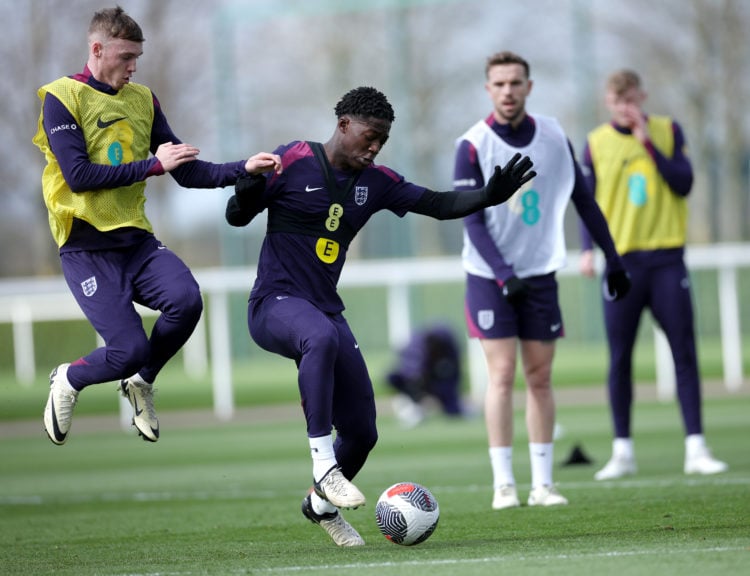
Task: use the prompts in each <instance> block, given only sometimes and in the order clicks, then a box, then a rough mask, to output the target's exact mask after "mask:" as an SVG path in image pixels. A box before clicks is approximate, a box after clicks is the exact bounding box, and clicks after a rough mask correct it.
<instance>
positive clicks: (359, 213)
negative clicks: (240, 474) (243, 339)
mask: <svg viewBox="0 0 750 576" xmlns="http://www.w3.org/2000/svg"><path fill="white" fill-rule="evenodd" d="M335 113H336V118H337V121H336V127H335V129H334V131H333V134H332V136H331V137H330V139H329V140H328V141H327V142H326V143H325V144H319V143H315V142H304V141H294V142H291V143H289V144H286V145H283V146H280V147H279V148H278V149H277V150H276V154H278V155H279V156H280V157H281V161H282V163H283V165H284V172H283V173H282V174H268V175H266V176H250V177H244V178H241V179H240V180H239V182H238V183H237V185H236V186H235V195H234V196H232V197H231V198H230V199H229V201H228V203H227V213H226V217H227V221H228V222H229V223H230V224H231V225H234V226H243V225H245V224H247V223H248V222H250V220H251V219H252V218H253V217H254V216H255V215H256V214H258V213H259V212H260V211H262V210H263V209H266V208H267V209H268V224H267V231H266V236H265V238H264V240H263V245H262V247H261V251H260V258H259V262H258V269H257V278H256V280H255V284H254V286H253V288H252V291H251V293H250V300H249V304H248V328H249V330H250V334H251V336H252V338H253V340H255V342H256V343H257V344H258V345H259V346H261V347H262V348H264V349H266V350H268V351H270V352H273V353H276V354H279V355H281V356H284V357H286V358H290V359H292V360H294V362H295V363H296V364H297V367H298V387H299V392H300V396H301V399H302V408H303V411H304V415H305V420H306V423H307V436H308V441H309V447H310V453H311V456H312V464H313V466H312V473H313V482H314V483H313V490H312V491H311V493H310V494H308V495H307V496H306V497H305V498H304V500H303V502H302V513H303V514H304V516H305V517H306V518H308V519H309V520H310V521H312V522H313V523H315V524H319V525H320V526H321V527H322V528H323V529H325V531H326V532H327V533H328V534H329V535H330V536H331V538H332V539H333V541H334V542H335V543H336V544H337V545H339V546H359V545H362V544H364V541H363V540H362V538H361V536H360V535H359V534H358V533H357V531H356V530H355V529H354V528H353V527H352V526H351V525H350V524H349V523H348V522H346V520H344V518H343V517H342V515H341V513H340V512H339V510H338V509H339V508H357V507H358V506H362V505H363V504H364V503H365V497H364V495H363V494H362V493H361V492H360V491H359V489H358V488H357V487H356V486H355V485H354V484H352V483H351V480H352V479H353V478H354V477H355V475H356V474H357V472H359V470H360V469H361V468H362V466H363V465H364V464H365V461H366V460H367V456H368V454H369V452H370V451H371V450H372V448H373V447H374V446H375V442H376V441H377V429H376V423H375V400H374V394H373V388H372V382H371V380H370V376H369V374H368V370H367V366H366V364H365V360H364V358H363V356H362V351H361V350H360V347H359V344H358V343H357V340H356V338H355V337H354V335H353V334H352V331H351V329H350V327H349V324H348V323H347V321H346V318H345V317H344V315H343V310H344V304H343V302H342V300H341V298H340V296H339V294H338V292H337V288H336V287H337V284H338V280H339V276H340V274H341V270H342V267H343V266H344V262H345V260H346V254H347V249H348V247H349V243H350V242H351V241H352V239H353V238H354V236H355V235H356V234H357V232H358V231H359V230H360V229H361V228H362V227H363V226H364V225H365V224H366V223H367V221H368V220H369V218H370V217H371V216H372V215H373V214H374V213H375V212H378V211H380V210H390V211H391V212H393V213H394V214H396V215H397V216H404V215H405V214H406V213H407V212H415V213H417V214H424V215H427V216H431V217H433V218H437V219H439V220H442V219H448V218H461V217H463V216H466V215H467V214H470V213H471V212H473V211H475V210H478V209H481V208H484V207H486V206H490V205H494V204H499V203H501V202H504V201H505V200H507V199H508V198H509V197H510V196H511V194H513V192H515V190H517V189H518V188H519V186H521V185H522V184H523V183H524V182H526V181H527V180H528V179H529V178H531V177H533V175H534V172H533V171H530V168H531V167H532V162H531V160H530V159H529V158H528V157H522V156H521V154H517V155H516V156H514V157H513V158H512V159H510V160H509V161H508V162H507V163H505V165H504V166H503V167H502V168H501V167H500V166H497V167H496V169H495V172H494V175H493V176H492V178H489V179H488V181H487V185H486V186H484V187H477V189H476V190H473V191H471V192H462V193H458V192H455V191H450V192H442V193H441V192H434V191H432V190H429V189H427V188H425V187H423V186H418V185H416V184H413V183H411V182H408V181H406V180H405V179H404V178H403V177H402V176H401V175H399V174H397V173H396V172H394V171H393V170H391V169H389V168H386V167H385V166H379V165H376V164H375V163H374V162H375V158H376V157H377V155H378V153H379V152H380V151H381V150H382V148H383V146H385V143H386V142H387V141H388V136H389V133H390V130H391V124H392V123H393V121H394V118H395V115H394V112H393V108H392V107H391V105H390V103H389V102H388V100H387V98H386V97H385V96H384V95H383V94H382V93H381V92H379V91H378V90H376V89H375V88H371V87H359V88H355V89H353V90H351V91H349V92H347V93H346V94H345V95H344V96H343V97H342V98H341V99H340V100H339V102H338V103H337V104H336V106H335ZM261 193H262V201H257V199H258V198H259V196H258V195H259V194H261ZM334 429H335V431H336V436H335V440H334V437H333V430H334Z"/></svg>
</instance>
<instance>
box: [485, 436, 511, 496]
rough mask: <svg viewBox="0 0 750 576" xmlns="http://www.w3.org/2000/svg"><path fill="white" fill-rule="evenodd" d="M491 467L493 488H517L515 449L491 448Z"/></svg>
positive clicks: (509, 447)
mask: <svg viewBox="0 0 750 576" xmlns="http://www.w3.org/2000/svg"><path fill="white" fill-rule="evenodd" d="M490 465H491V466H492V487H493V489H494V490H497V489H499V488H501V487H502V486H507V485H511V486H515V485H516V479H515V477H514V476H513V447H512V446H490Z"/></svg>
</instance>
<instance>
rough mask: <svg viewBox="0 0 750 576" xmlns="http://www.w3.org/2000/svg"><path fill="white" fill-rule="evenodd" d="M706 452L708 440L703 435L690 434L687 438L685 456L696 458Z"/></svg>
mask: <svg viewBox="0 0 750 576" xmlns="http://www.w3.org/2000/svg"><path fill="white" fill-rule="evenodd" d="M705 451H706V438H705V437H704V436H703V434H690V435H689V436H685V455H686V456H687V457H688V458H695V457H698V456H700V455H701V454H702V453H703V452H705Z"/></svg>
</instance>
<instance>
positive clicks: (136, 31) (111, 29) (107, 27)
mask: <svg viewBox="0 0 750 576" xmlns="http://www.w3.org/2000/svg"><path fill="white" fill-rule="evenodd" d="M97 32H98V33H101V34H103V35H104V36H106V37H107V38H117V39H119V40H130V41H132V42H144V41H145V39H144V38H143V31H142V30H141V27H140V26H138V23H137V22H136V21H135V20H133V19H132V18H131V17H130V16H128V15H127V14H126V13H125V10H123V9H122V8H120V7H119V6H117V7H115V8H105V9H104V10H99V11H98V12H96V13H95V14H94V17H93V18H91V24H89V35H92V34H96V33H97Z"/></svg>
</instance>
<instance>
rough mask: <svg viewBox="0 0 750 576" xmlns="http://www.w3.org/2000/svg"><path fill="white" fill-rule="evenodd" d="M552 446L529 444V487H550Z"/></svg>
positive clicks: (549, 444)
mask: <svg viewBox="0 0 750 576" xmlns="http://www.w3.org/2000/svg"><path fill="white" fill-rule="evenodd" d="M553 456H554V444H553V443H552V442H550V443H541V442H529V457H530V458H531V487H532V488H536V487H538V486H552V460H553Z"/></svg>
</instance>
